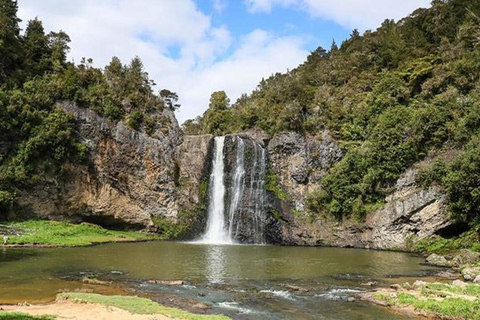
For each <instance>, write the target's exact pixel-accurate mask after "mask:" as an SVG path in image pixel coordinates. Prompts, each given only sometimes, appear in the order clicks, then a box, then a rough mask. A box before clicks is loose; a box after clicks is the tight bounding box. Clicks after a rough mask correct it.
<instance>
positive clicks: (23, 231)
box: [8, 220, 158, 246]
mask: <svg viewBox="0 0 480 320" xmlns="http://www.w3.org/2000/svg"><path fill="white" fill-rule="evenodd" d="M8 225H9V226H11V227H13V228H14V229H17V230H20V235H18V236H17V235H13V236H10V238H9V240H8V243H11V244H31V243H34V244H45V245H52V246H86V245H91V244H94V243H102V242H117V241H138V240H154V239H158V236H155V235H147V234H143V233H139V232H127V231H113V230H107V229H104V228H102V227H100V226H97V225H94V224H90V223H80V224H72V223H68V222H56V221H33V220H32V221H25V222H14V223H9V224H8Z"/></svg>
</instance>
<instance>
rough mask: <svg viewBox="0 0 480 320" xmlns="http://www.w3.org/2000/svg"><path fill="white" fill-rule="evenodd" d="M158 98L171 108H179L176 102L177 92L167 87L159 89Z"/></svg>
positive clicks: (173, 109)
mask: <svg viewBox="0 0 480 320" xmlns="http://www.w3.org/2000/svg"><path fill="white" fill-rule="evenodd" d="M160 98H161V99H162V100H163V105H164V106H165V107H166V108H168V109H170V110H172V111H175V110H178V108H180V103H178V94H176V93H175V92H172V91H170V90H168V89H162V90H160Z"/></svg>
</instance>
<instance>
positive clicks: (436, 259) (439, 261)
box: [425, 253, 449, 267]
mask: <svg viewBox="0 0 480 320" xmlns="http://www.w3.org/2000/svg"><path fill="white" fill-rule="evenodd" d="M425 261H426V262H427V263H429V264H431V265H434V266H440V267H446V266H449V262H448V261H447V259H446V258H445V257H444V256H441V255H438V254H435V253H432V254H431V255H429V256H428V257H427V258H426V259H425Z"/></svg>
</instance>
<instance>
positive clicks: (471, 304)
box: [374, 283, 480, 320]
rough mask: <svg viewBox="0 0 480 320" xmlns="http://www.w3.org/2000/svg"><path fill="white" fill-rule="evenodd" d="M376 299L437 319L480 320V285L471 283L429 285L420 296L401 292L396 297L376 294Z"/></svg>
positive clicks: (421, 289) (423, 288)
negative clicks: (463, 285)
mask: <svg viewBox="0 0 480 320" xmlns="http://www.w3.org/2000/svg"><path fill="white" fill-rule="evenodd" d="M374 298H375V299H378V300H382V301H385V302H386V303H387V305H389V306H412V307H413V308H414V309H415V310H417V311H423V312H427V313H430V314H432V315H436V316H437V317H449V318H459V319H473V320H480V285H478V284H472V283H469V284H468V285H467V286H466V287H464V288H463V287H458V286H453V285H449V284H444V283H428V284H426V285H425V286H422V287H421V288H420V291H419V295H414V294H412V292H409V291H400V292H397V293H396V295H394V296H391V295H385V294H381V293H378V294H375V295H374Z"/></svg>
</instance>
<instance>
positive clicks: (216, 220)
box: [201, 137, 233, 244]
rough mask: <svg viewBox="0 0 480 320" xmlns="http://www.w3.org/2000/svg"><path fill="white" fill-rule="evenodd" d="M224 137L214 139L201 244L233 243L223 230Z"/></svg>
mask: <svg viewBox="0 0 480 320" xmlns="http://www.w3.org/2000/svg"><path fill="white" fill-rule="evenodd" d="M224 145H225V137H216V138H215V142H214V157H213V165H212V173H211V175H210V192H209V205H208V220H207V221H208V222H207V230H206V232H205V235H204V236H203V238H202V240H201V242H203V243H212V244H222V243H223V244H228V243H233V241H232V239H231V238H230V237H229V235H228V233H227V231H226V229H225V218H224V217H225V183H224V167H225V165H224V158H223V148H224Z"/></svg>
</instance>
